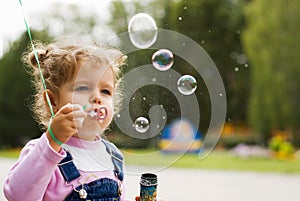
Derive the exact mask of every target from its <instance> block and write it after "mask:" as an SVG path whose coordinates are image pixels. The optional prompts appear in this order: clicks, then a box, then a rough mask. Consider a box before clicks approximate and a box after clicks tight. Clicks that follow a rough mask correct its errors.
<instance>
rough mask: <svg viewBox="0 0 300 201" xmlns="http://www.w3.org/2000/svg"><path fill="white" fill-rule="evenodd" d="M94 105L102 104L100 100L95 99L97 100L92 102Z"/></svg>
mask: <svg viewBox="0 0 300 201" xmlns="http://www.w3.org/2000/svg"><path fill="white" fill-rule="evenodd" d="M92 103H96V104H99V105H100V104H101V100H100V98H95V99H93V100H92Z"/></svg>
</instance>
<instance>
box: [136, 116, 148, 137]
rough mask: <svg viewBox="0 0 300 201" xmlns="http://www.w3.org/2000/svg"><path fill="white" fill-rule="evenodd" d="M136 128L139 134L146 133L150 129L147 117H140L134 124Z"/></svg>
mask: <svg viewBox="0 0 300 201" xmlns="http://www.w3.org/2000/svg"><path fill="white" fill-rule="evenodd" d="M134 128H135V130H136V131H137V132H139V133H145V132H146V131H147V130H148V129H149V121H148V119H146V118H145V117H138V118H137V119H136V120H135V122H134Z"/></svg>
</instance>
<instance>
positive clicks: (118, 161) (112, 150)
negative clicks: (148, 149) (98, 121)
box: [102, 139, 124, 181]
mask: <svg viewBox="0 0 300 201" xmlns="http://www.w3.org/2000/svg"><path fill="white" fill-rule="evenodd" d="M102 142H103V143H104V145H105V146H106V151H107V152H108V153H109V154H110V155H111V160H112V163H113V165H114V168H115V170H114V172H115V174H116V176H117V177H118V178H119V180H120V181H123V179H124V173H123V164H124V160H123V159H124V157H123V155H122V153H121V152H120V151H119V150H118V148H117V147H116V146H114V145H113V144H112V143H110V142H108V141H106V140H103V139H102Z"/></svg>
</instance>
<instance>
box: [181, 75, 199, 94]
mask: <svg viewBox="0 0 300 201" xmlns="http://www.w3.org/2000/svg"><path fill="white" fill-rule="evenodd" d="M177 87H178V90H179V92H180V93H181V94H183V95H191V94H192V93H194V92H195V91H196V89H197V81H196V79H195V78H194V77H193V76H191V75H183V76H181V77H180V78H179V79H178V81H177Z"/></svg>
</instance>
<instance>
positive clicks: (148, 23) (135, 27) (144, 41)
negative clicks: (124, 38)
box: [128, 13, 157, 49]
mask: <svg viewBox="0 0 300 201" xmlns="http://www.w3.org/2000/svg"><path fill="white" fill-rule="evenodd" d="M128 32H129V38H130V41H131V42H132V44H133V45H134V46H135V47H137V48H140V49H146V48H149V47H150V46H152V45H153V44H154V43H155V41H156V39H157V25H156V23H155V21H154V19H153V18H152V17H151V16H150V15H148V14H146V13H138V14H136V15H134V16H133V17H132V18H131V20H130V21H129V24H128Z"/></svg>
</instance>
